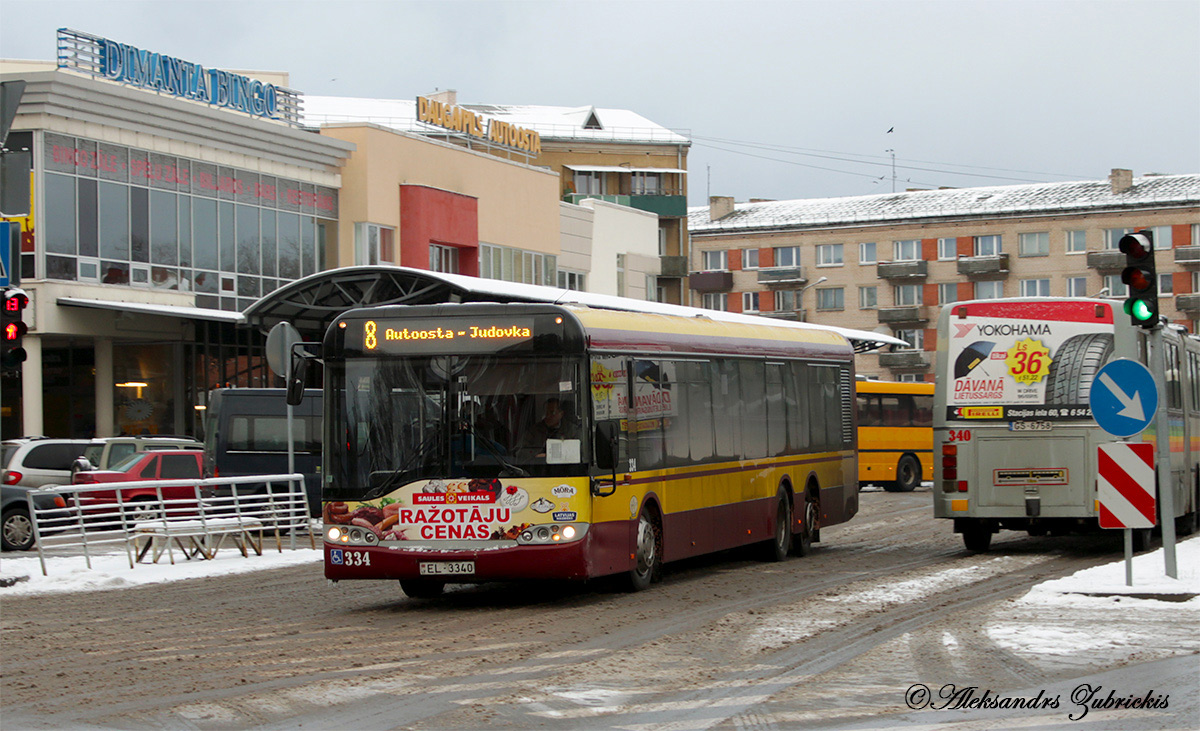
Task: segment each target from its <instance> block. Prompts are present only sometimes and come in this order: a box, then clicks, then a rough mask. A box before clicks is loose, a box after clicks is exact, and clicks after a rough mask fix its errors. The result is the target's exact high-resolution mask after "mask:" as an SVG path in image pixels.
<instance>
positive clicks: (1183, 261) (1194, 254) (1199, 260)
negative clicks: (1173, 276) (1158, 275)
mask: <svg viewBox="0 0 1200 731" xmlns="http://www.w3.org/2000/svg"><path fill="white" fill-rule="evenodd" d="M1175 263H1176V264H1178V265H1180V266H1185V267H1194V266H1200V246H1180V247H1179V248H1177V249H1175Z"/></svg>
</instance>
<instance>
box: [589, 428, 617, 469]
mask: <svg viewBox="0 0 1200 731" xmlns="http://www.w3.org/2000/svg"><path fill="white" fill-rule="evenodd" d="M592 453H593V454H595V455H596V466H597V467H599V468H600V469H602V470H610V471H613V472H616V469H617V422H615V421H602V422H600V423H598V424H596V443H595V447H594V449H593V450H592Z"/></svg>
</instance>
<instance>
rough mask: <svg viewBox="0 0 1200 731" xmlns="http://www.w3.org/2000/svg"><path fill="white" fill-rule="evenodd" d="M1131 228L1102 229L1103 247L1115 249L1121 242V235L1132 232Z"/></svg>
mask: <svg viewBox="0 0 1200 731" xmlns="http://www.w3.org/2000/svg"><path fill="white" fill-rule="evenodd" d="M1133 231H1134V229H1131V228H1106V229H1104V248H1105V249H1117V248H1120V247H1119V246H1118V244H1120V243H1121V237H1122V236H1124V235H1125V234H1131V233H1133Z"/></svg>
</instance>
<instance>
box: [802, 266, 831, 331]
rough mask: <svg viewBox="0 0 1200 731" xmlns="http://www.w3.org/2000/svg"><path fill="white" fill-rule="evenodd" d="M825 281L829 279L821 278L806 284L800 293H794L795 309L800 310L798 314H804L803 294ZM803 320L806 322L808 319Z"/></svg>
mask: <svg viewBox="0 0 1200 731" xmlns="http://www.w3.org/2000/svg"><path fill="white" fill-rule="evenodd" d="M826 279H829V277H821V278H820V279H818V280H817V281H815V282H813V283H812V284H806V285H804V286H803V287H801V288H800V291H799V292H797V293H796V309H797V310H800V312H802V313H803V312H804V307H803V302H804V293H805V292H807V291H808V290H810V289H812V288H813V287H815V286H817V285H818V284H820V283H821V282H824V281H825V280H826ZM804 319H805V321H806V322H807V320H808V318H807V317H806V318H804Z"/></svg>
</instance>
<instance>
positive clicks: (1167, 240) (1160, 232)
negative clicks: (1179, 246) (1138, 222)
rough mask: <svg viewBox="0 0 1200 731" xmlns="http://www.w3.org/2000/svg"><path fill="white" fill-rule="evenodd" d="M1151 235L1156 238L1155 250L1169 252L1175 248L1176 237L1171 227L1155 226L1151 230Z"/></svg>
mask: <svg viewBox="0 0 1200 731" xmlns="http://www.w3.org/2000/svg"><path fill="white" fill-rule="evenodd" d="M1150 234H1151V235H1152V236H1153V238H1154V248H1155V249H1158V250H1160V251H1167V250H1169V249H1173V248H1174V247H1175V242H1174V237H1173V236H1172V234H1171V227H1170V226H1154V227H1152V228H1151V229H1150Z"/></svg>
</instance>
